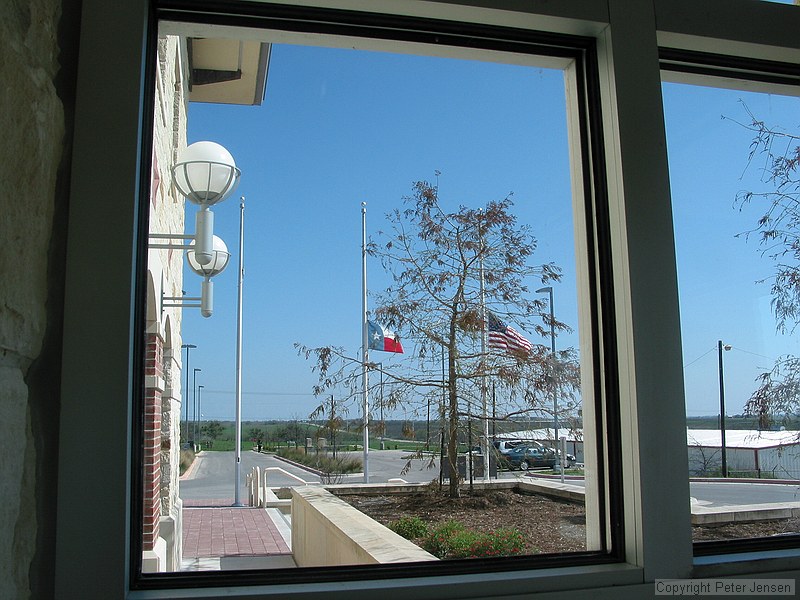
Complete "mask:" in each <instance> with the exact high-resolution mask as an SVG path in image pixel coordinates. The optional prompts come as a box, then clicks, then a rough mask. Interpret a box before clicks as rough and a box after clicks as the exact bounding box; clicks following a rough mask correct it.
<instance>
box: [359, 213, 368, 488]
mask: <svg viewBox="0 0 800 600" xmlns="http://www.w3.org/2000/svg"><path fill="white" fill-rule="evenodd" d="M361 313H362V320H361V357H362V359H363V362H362V363H361V383H362V387H363V394H364V403H363V406H362V410H363V415H364V483H369V392H368V385H367V383H368V382H367V362H368V361H369V339H368V324H367V203H366V202H362V203H361Z"/></svg>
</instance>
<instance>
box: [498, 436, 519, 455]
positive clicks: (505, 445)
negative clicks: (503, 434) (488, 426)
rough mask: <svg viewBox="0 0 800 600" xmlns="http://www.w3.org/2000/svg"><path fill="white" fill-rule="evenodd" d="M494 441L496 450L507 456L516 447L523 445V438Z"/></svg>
mask: <svg viewBox="0 0 800 600" xmlns="http://www.w3.org/2000/svg"><path fill="white" fill-rule="evenodd" d="M492 443H493V444H494V448H495V450H497V452H498V453H500V455H501V456H505V455H506V454H508V453H509V452H511V451H512V450H513V449H514V448H516V447H518V446H522V445H523V443H522V440H495V441H494V442H492Z"/></svg>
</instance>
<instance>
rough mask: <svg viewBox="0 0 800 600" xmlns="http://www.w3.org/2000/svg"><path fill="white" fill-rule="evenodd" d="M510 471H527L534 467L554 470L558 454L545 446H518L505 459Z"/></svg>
mask: <svg viewBox="0 0 800 600" xmlns="http://www.w3.org/2000/svg"><path fill="white" fill-rule="evenodd" d="M503 458H504V459H505V462H506V464H507V465H508V467H509V469H521V470H522V471H527V470H528V469H531V468H534V467H549V468H551V469H552V468H553V467H554V466H555V465H556V453H555V452H554V451H553V450H552V449H550V448H545V447H543V446H517V447H516V448H514V449H513V450H511V451H510V452H509V453H508V454H505V455H504V457H503Z"/></svg>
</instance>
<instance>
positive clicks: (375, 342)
mask: <svg viewBox="0 0 800 600" xmlns="http://www.w3.org/2000/svg"><path fill="white" fill-rule="evenodd" d="M367 326H368V328H367V337H368V338H369V349H370V350H382V351H383V352H397V353H399V354H402V353H403V346H402V344H401V343H400V338H398V337H397V336H396V335H395V334H394V333H393V332H391V331H389V330H388V329H386V328H385V327H381V326H380V325H378V324H377V323H375V322H374V321H367Z"/></svg>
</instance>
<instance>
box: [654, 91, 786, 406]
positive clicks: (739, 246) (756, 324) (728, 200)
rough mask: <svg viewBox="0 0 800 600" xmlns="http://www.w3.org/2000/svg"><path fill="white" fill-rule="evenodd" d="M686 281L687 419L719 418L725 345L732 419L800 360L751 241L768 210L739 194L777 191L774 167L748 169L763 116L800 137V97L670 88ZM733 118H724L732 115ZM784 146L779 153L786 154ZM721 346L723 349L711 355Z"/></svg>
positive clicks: (675, 196)
mask: <svg viewBox="0 0 800 600" xmlns="http://www.w3.org/2000/svg"><path fill="white" fill-rule="evenodd" d="M663 87H664V105H665V115H666V126H667V142H668V152H669V161H670V185H671V189H672V201H673V214H674V222H675V237H676V247H677V256H678V280H679V282H678V283H679V293H680V299H681V325H682V327H681V330H682V331H681V333H682V336H683V350H684V352H683V358H684V365H685V367H684V378H685V382H686V403H687V413H688V414H689V415H692V416H696V415H702V414H716V413H718V411H719V376H718V356H717V351H716V345H717V340H719V339H722V340H723V341H724V342H725V343H726V344H730V345H731V346H733V348H732V349H731V350H730V351H727V352H725V353H724V357H723V360H724V365H725V404H726V408H727V410H726V412H727V413H728V414H738V413H741V412H742V406H743V405H744V403H745V402H746V401H747V399H748V397H749V396H750V393H751V392H752V391H753V389H754V386H755V384H754V379H755V377H756V376H757V375H758V373H760V372H762V371H763V370H765V368H768V367H770V366H771V365H772V364H773V362H774V359H775V358H776V357H777V356H779V355H782V354H787V353H791V354H795V355H798V354H800V345H798V338H797V336H796V335H780V334H778V333H777V332H776V330H775V320H774V318H773V315H772V312H771V310H770V300H771V296H770V294H769V283H768V282H766V283H757V282H758V281H760V280H763V279H765V278H768V277H769V276H770V275H771V274H772V265H771V262H770V261H769V260H768V259H766V258H763V257H762V256H761V254H760V251H759V246H758V244H757V242H756V240H755V239H751V240H750V241H748V240H746V239H745V237H744V236H742V235H737V234H742V233H744V232H746V231H748V230H749V229H752V228H753V227H754V226H755V224H756V222H757V219H758V218H759V217H760V216H761V215H762V214H763V212H762V209H763V208H764V205H763V204H759V203H756V204H753V205H751V206H744V207H740V206H739V205H738V204H736V202H735V199H736V195H737V193H738V192H740V191H742V190H749V191H754V192H760V191H769V190H770V189H772V188H771V187H770V184H769V183H768V182H767V181H766V180H765V166H766V165H765V161H764V157H763V156H756V157H755V159H754V160H753V161H752V163H750V164H749V165H748V162H747V156H748V152H749V148H750V142H751V141H752V139H753V134H752V133H751V132H749V131H748V130H747V129H745V128H744V127H742V126H740V125H738V124H737V123H736V122H739V123H742V124H749V122H750V117H749V115H748V114H747V109H749V110H750V111H751V112H752V113H753V114H754V115H755V116H756V117H757V118H758V119H760V120H762V121H764V122H766V123H767V124H769V125H771V126H774V127H778V128H782V129H783V130H785V131H790V132H794V133H795V134H797V133H798V127H800V100H799V99H798V98H792V97H785V96H778V95H768V94H758V93H748V92H741V91H732V90H721V89H714V88H705V87H698V86H688V85H679V84H664V86H663ZM723 117H724V118H723ZM777 149H778V147H776V150H777ZM712 348H713V351H712V352H710V353H708V354H706V352H707V351H708V350H710V349H712Z"/></svg>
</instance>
